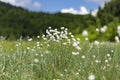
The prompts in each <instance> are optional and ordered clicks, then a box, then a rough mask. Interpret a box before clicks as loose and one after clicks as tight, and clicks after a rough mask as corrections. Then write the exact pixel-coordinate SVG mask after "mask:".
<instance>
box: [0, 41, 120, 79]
mask: <svg viewBox="0 0 120 80" xmlns="http://www.w3.org/2000/svg"><path fill="white" fill-rule="evenodd" d="M39 42H40V44H43V45H41V46H40V48H39V47H38V46H37V45H36V43H38V42H36V41H32V42H26V41H23V42H16V41H13V42H11V41H10V42H9V41H1V42H0V53H1V55H0V56H1V58H0V63H1V66H0V71H1V72H0V76H1V77H0V79H1V80H27V79H29V80H53V79H61V80H74V79H76V80H87V79H88V76H89V75H90V74H93V75H94V76H95V80H104V79H105V80H119V79H120V75H119V74H120V71H119V66H120V63H119V62H120V59H119V57H120V54H119V53H120V46H119V44H115V43H104V44H101V45H93V44H91V43H88V42H82V43H81V44H80V46H81V48H82V49H81V50H80V51H79V53H80V54H78V55H73V54H72V52H73V51H75V49H74V48H73V46H71V45H68V44H67V45H63V44H62V42H59V43H56V42H50V43H49V44H50V46H49V47H48V46H46V44H45V43H44V41H39ZM83 56H85V57H84V58H83Z"/></svg>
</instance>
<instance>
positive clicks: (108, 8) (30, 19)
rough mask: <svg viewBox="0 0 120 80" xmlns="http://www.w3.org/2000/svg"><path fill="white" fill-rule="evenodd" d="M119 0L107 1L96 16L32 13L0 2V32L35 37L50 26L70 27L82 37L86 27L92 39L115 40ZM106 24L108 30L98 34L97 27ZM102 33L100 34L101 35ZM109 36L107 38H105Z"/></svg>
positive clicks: (15, 37) (119, 6)
mask: <svg viewBox="0 0 120 80" xmlns="http://www.w3.org/2000/svg"><path fill="white" fill-rule="evenodd" d="M119 4H120V1H119V0H112V1H111V2H108V3H106V4H105V7H104V8H101V7H99V11H98V14H97V16H96V17H93V16H92V15H91V14H88V15H73V14H62V13H60V12H58V13H54V14H51V13H45V12H32V11H29V10H26V9H23V8H21V7H16V6H12V5H10V4H6V3H3V2H0V35H1V36H6V38H7V39H12V40H13V39H18V38H19V37H20V36H23V38H25V37H27V36H30V37H36V36H37V35H41V34H43V33H45V30H46V29H47V28H48V27H49V26H51V27H52V28H57V29H59V28H60V27H61V26H64V27H67V28H68V29H69V31H71V32H72V33H73V34H74V35H76V37H81V33H82V31H83V30H88V31H89V34H90V36H89V39H90V40H91V41H92V40H96V39H98V40H109V41H114V39H113V37H115V36H116V34H117V33H116V27H117V26H118V25H119V23H120V14H119V13H120V5H119ZM103 25H107V26H108V27H109V29H108V30H107V32H106V33H105V34H100V35H99V34H96V33H95V32H94V31H95V29H96V28H101V27H102V26H103ZM99 36H100V37H99ZM106 36H107V37H106Z"/></svg>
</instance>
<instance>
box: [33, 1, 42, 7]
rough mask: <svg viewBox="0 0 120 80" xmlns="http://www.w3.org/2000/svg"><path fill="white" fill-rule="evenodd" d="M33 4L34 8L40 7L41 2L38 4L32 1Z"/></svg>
mask: <svg viewBox="0 0 120 80" xmlns="http://www.w3.org/2000/svg"><path fill="white" fill-rule="evenodd" d="M33 6H34V7H35V8H40V7H41V4H40V3H39V2H34V3H33Z"/></svg>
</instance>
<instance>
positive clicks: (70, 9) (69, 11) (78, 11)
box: [61, 6, 89, 15]
mask: <svg viewBox="0 0 120 80" xmlns="http://www.w3.org/2000/svg"><path fill="white" fill-rule="evenodd" d="M61 13H70V14H80V15H85V14H89V11H88V10H87V9H86V8H85V7H84V6H82V7H80V10H75V9H74V8H69V9H62V10H61Z"/></svg>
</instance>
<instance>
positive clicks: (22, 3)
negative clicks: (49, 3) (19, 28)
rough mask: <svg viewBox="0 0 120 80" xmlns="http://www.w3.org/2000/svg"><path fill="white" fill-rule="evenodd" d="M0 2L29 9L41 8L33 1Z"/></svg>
mask: <svg viewBox="0 0 120 80" xmlns="http://www.w3.org/2000/svg"><path fill="white" fill-rule="evenodd" d="M0 1H2V2H5V3H10V4H12V5H15V6H20V7H24V8H29V7H34V8H40V3H39V2H32V0H0Z"/></svg>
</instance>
